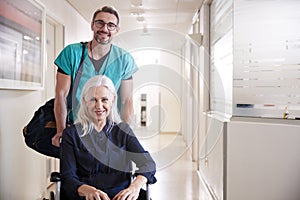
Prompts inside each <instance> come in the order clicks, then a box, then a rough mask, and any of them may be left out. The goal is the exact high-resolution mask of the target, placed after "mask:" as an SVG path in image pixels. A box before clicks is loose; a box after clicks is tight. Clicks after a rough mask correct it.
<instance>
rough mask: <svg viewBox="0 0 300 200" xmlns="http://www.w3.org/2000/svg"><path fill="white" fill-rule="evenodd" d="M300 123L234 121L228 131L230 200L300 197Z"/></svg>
mask: <svg viewBox="0 0 300 200" xmlns="http://www.w3.org/2000/svg"><path fill="white" fill-rule="evenodd" d="M299 130H300V122H299V121H291V120H274V119H273V120H272V119H254V118H252V119H250V118H239V119H233V120H232V121H231V122H230V123H229V124H228V130H227V156H226V157H227V170H226V173H227V175H226V176H227V196H226V199H228V200H240V199H243V200H253V199H255V200H269V199H272V200H282V199H289V200H298V199H299V198H300V191H299V185H300V174H299V168H300V157H299V152H300V145H299V141H300V131H299Z"/></svg>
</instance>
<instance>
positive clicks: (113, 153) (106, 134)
mask: <svg viewBox="0 0 300 200" xmlns="http://www.w3.org/2000/svg"><path fill="white" fill-rule="evenodd" d="M116 102H117V95H116V91H115V88H114V85H113V83H112V81H111V80H110V79H109V78H107V77H106V76H102V75H99V76H95V77H93V78H91V79H90V80H88V81H87V83H86V84H85V85H84V87H83V91H82V95H81V105H80V108H79V112H78V119H77V122H76V123H75V124H74V125H72V126H71V127H68V128H66V129H65V130H64V132H63V135H62V144H61V148H62V149H61V173H62V189H61V193H62V198H61V199H63V200H76V199H86V200H94V199H96V200H100V199H101V200H119V199H122V200H125V199H127V200H136V199H142V198H143V197H142V194H143V192H142V191H143V190H141V188H142V187H143V185H145V184H146V183H150V184H153V183H155V182H156V178H155V177H154V174H155V171H156V165H155V162H154V161H153V159H152V158H151V156H150V154H149V153H148V152H147V151H145V150H144V149H143V147H142V146H141V144H140V143H139V141H138V139H137V138H136V137H135V135H134V133H133V132H132V130H131V128H130V127H129V125H128V124H125V123H119V122H120V120H119V115H118V112H117V107H116ZM132 162H134V163H135V164H136V166H137V168H138V170H137V171H136V175H137V176H136V178H135V179H134V181H133V182H131V181H130V176H131V166H132Z"/></svg>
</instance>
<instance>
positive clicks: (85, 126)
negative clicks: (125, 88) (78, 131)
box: [76, 75, 121, 136]
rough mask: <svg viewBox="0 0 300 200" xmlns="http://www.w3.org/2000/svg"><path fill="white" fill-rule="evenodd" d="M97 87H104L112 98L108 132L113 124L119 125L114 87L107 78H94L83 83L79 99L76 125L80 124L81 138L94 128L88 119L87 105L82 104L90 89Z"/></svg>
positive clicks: (101, 76) (99, 76) (100, 76)
mask: <svg viewBox="0 0 300 200" xmlns="http://www.w3.org/2000/svg"><path fill="white" fill-rule="evenodd" d="M99 86H104V87H106V88H107V89H108V90H109V91H110V92H111V94H112V96H113V98H114V101H113V104H112V107H111V111H110V113H109V115H108V117H107V119H108V120H109V123H110V125H109V126H110V127H109V129H108V130H110V129H111V128H112V126H113V123H119V122H120V121H121V120H120V115H119V113H118V109H117V92H116V90H115V86H114V84H113V82H112V81H111V80H110V79H109V78H108V77H107V76H104V75H98V76H94V77H92V78H91V79H89V80H88V81H87V82H86V83H85V85H84V86H83V89H82V93H81V98H80V102H81V103H80V108H79V111H78V115H77V120H76V123H80V124H81V125H82V136H84V135H86V134H88V133H89V132H91V131H92V130H93V128H94V124H93V123H92V120H91V119H90V118H89V114H88V108H87V105H86V104H85V103H84V101H85V98H86V97H87V96H88V92H89V90H90V89H91V88H93V87H99Z"/></svg>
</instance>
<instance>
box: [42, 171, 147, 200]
mask: <svg viewBox="0 0 300 200" xmlns="http://www.w3.org/2000/svg"><path fill="white" fill-rule="evenodd" d="M133 179H134V176H133V173H132V176H131V181H132V180H133ZM50 182H52V183H55V184H56V186H55V192H54V191H51V192H50V194H49V199H45V198H44V199H43V200H60V187H61V174H60V173H59V172H52V173H51V176H50ZM145 191H146V199H145V200H152V199H151V198H150V186H149V184H148V183H147V184H146V188H145Z"/></svg>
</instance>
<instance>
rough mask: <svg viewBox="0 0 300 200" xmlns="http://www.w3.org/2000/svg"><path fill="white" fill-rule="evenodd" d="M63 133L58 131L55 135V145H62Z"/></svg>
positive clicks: (53, 141)
mask: <svg viewBox="0 0 300 200" xmlns="http://www.w3.org/2000/svg"><path fill="white" fill-rule="evenodd" d="M61 136H62V133H56V134H55V135H54V137H53V138H52V144H53V145H54V146H57V147H60V139H61Z"/></svg>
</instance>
